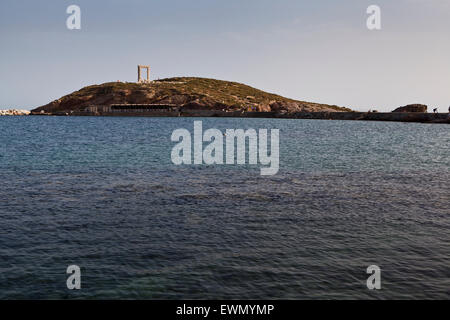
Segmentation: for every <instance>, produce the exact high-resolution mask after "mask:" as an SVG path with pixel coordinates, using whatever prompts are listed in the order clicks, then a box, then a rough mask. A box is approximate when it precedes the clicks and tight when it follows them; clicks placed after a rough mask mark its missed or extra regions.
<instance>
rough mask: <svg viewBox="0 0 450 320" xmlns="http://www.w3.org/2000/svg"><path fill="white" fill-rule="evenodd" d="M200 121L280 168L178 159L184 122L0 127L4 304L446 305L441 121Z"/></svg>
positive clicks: (449, 272) (447, 237) (40, 121)
mask: <svg viewBox="0 0 450 320" xmlns="http://www.w3.org/2000/svg"><path fill="white" fill-rule="evenodd" d="M197 120H199V119H197ZM201 120H203V127H204V128H205V129H206V128H211V127H214V128H219V129H221V130H225V129H226V128H244V129H245V128H250V127H252V128H268V129H270V128H278V129H280V171H279V173H278V174H277V175H275V176H269V177H262V176H260V174H259V172H260V171H259V167H258V166H224V165H223V166H220V165H216V166H179V167H177V166H175V165H173V164H172V163H171V160H170V152H171V149H172V146H173V145H174V143H172V142H171V141H170V136H171V133H172V131H173V130H174V129H176V128H187V129H190V130H192V127H193V121H194V119H192V118H191V119H189V118H174V119H169V118H103V117H79V118H78V117H2V118H0V129H1V136H0V199H1V200H0V222H1V229H0V298H3V299H5V298H9V299H12V298H38V299H46V298H113V299H115V298H145V299H147V298H158V299H159V298H169V299H180V298H185V299H191V298H192V299H197V298H228V299H234V298H280V299H281V298H288V299H309V298H310V299H318V298H325V299H332V298H344V299H360V298H378V299H386V298H399V299H409V298H446V299H448V298H450V231H449V230H450V216H449V214H450V211H449V202H450V201H449V200H450V197H449V191H450V188H449V181H450V131H449V129H450V127H449V126H448V125H429V124H405V123H385V122H356V121H353V122H352V121H340V122H339V121H320V120H312V121H309V120H275V119H272V120H271V119H224V118H219V119H217V118H214V119H213V118H209V119H201ZM71 264H76V265H79V266H80V267H81V272H82V289H81V290H79V291H71V290H68V289H67V288H66V279H67V275H66V268H67V266H68V265H71ZM372 264H375V265H378V266H380V268H381V270H382V276H381V277H382V289H381V290H380V291H370V290H368V289H367V287H366V279H367V277H368V276H369V275H367V274H366V268H367V267H368V266H369V265H372Z"/></svg>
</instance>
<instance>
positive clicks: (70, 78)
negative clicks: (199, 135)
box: [0, 0, 450, 111]
mask: <svg viewBox="0 0 450 320" xmlns="http://www.w3.org/2000/svg"><path fill="white" fill-rule="evenodd" d="M71 4H76V5H78V6H80V7H81V12H82V17H81V20H82V24H81V30H68V29H67V28H66V19H67V17H68V14H66V8H67V7H68V6H69V5H71ZM371 4H377V5H379V6H380V7H381V9H382V30H380V31H369V30H368V29H367V28H366V19H367V16H368V15H367V14H366V9H367V7H368V6H369V5H371ZM0 45H1V49H0V84H1V85H0V108H8V107H16V108H26V109H30V108H33V107H36V106H40V105H43V104H46V103H48V102H50V101H52V100H54V99H57V98H59V97H61V96H63V95H65V94H68V93H70V92H72V91H75V90H78V89H80V88H81V87H83V86H85V85H89V84H94V83H97V84H98V83H103V82H107V81H116V80H121V81H136V65H137V64H150V65H151V66H152V78H165V77H173V76H202V77H211V78H217V79H223V80H232V81H238V82H242V83H246V84H249V85H252V86H254V87H257V88H259V89H262V90H266V91H269V92H274V93H278V94H281V95H283V96H287V97H290V98H295V99H301V100H307V101H314V102H323V103H330V104H338V105H342V106H348V107H351V108H354V109H356V110H368V109H373V108H376V109H378V110H380V111H391V110H392V109H393V108H395V107H397V106H400V105H405V104H408V103H425V104H428V105H429V106H436V107H439V109H440V111H446V110H447V108H448V106H449V105H450V1H448V0H371V1H366V0H345V1H336V0H314V1H313V0H308V1H303V0H277V1H274V0H270V1H268V0H221V1H218V0H191V1H187V0H127V1H125V0H120V1H119V0H109V1H98V0H97V1H93V0H77V1H75V0H73V1H63V0H53V1H50V0H41V1H32V0H29V1H23V0H1V2H0Z"/></svg>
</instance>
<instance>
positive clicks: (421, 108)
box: [392, 104, 428, 112]
mask: <svg viewBox="0 0 450 320" xmlns="http://www.w3.org/2000/svg"><path fill="white" fill-rule="evenodd" d="M427 109H428V107H427V106H426V105H424V104H409V105H407V106H404V107H399V108H397V109H395V110H394V111H392V112H427Z"/></svg>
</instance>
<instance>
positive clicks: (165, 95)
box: [32, 77, 351, 113]
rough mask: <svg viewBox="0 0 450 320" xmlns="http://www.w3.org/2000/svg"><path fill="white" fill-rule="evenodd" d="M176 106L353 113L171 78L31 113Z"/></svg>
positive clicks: (230, 85)
mask: <svg viewBox="0 0 450 320" xmlns="http://www.w3.org/2000/svg"><path fill="white" fill-rule="evenodd" d="M154 103H155V104H156V103H158V104H173V105H177V106H179V107H183V108H189V109H217V110H218V109H226V110H254V111H260V112H267V111H275V112H277V111H285V112H301V111H305V112H318V111H331V112H339V111H351V110H350V109H347V108H342V107H338V106H334V105H326V104H319V103H312V102H305V101H297V100H293V99H288V98H284V97H282V96H279V95H276V94H272V93H267V92H264V91H261V90H258V89H255V88H252V87H250V86H247V85H244V84H240V83H236V82H229V81H221V80H214V79H206V78H187V77H186V78H169V79H162V80H156V81H152V82H151V83H131V82H130V83H128V82H127V83H124V82H108V83H104V84H100V85H91V86H87V87H84V88H82V89H80V90H78V91H75V92H73V93H71V94H68V95H66V96H64V97H61V98H60V99H58V100H55V101H52V102H50V103H49V104H46V105H44V106H41V107H38V108H36V109H34V110H32V112H41V111H42V110H44V111H45V112H50V113H51V112H69V111H83V110H84V109H85V108H86V107H88V106H91V105H111V104H154Z"/></svg>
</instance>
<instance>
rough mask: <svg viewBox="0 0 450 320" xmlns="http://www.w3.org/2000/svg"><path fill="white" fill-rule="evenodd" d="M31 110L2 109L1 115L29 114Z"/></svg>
mask: <svg viewBox="0 0 450 320" xmlns="http://www.w3.org/2000/svg"><path fill="white" fill-rule="evenodd" d="M30 114H31V112H30V111H28V110H16V109H9V110H0V116H28V115H30Z"/></svg>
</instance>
